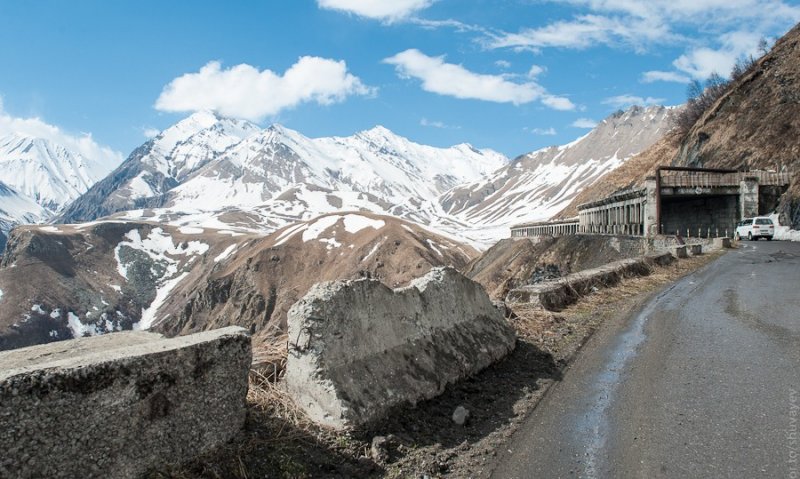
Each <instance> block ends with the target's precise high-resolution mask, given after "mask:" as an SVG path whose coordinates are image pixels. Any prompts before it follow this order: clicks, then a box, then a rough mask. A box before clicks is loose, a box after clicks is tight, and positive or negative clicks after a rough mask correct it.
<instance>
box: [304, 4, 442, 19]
mask: <svg viewBox="0 0 800 479" xmlns="http://www.w3.org/2000/svg"><path fill="white" fill-rule="evenodd" d="M432 3H433V0H317V5H319V7H320V8H325V9H329V10H339V11H342V12H347V13H353V14H355V15H358V16H361V17H366V18H372V19H376V20H383V21H387V22H392V21H396V20H400V19H403V18H406V17H408V16H410V15H411V14H413V13H416V12H418V11H420V10H423V9H425V8H428V7H429V6H430V5H431V4H432Z"/></svg>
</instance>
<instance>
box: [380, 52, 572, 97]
mask: <svg viewBox="0 0 800 479" xmlns="http://www.w3.org/2000/svg"><path fill="white" fill-rule="evenodd" d="M383 62H384V63H388V64H390V65H394V66H395V69H396V70H397V73H398V75H400V76H401V77H402V78H415V79H417V80H420V81H422V89H423V90H425V91H427V92H431V93H436V94H439V95H445V96H452V97H455V98H462V99H474V100H484V101H491V102H496V103H511V104H514V105H521V104H525V103H530V102H533V101H535V100H540V101H541V102H542V103H543V104H545V105H546V106H549V107H551V108H554V109H557V110H571V109H574V108H575V105H573V104H572V102H571V101H569V99H567V98H563V97H557V96H554V95H550V94H548V93H547V91H546V90H545V89H544V88H543V87H542V86H541V85H539V84H537V83H536V82H533V81H527V82H524V83H515V82H513V81H510V80H508V79H507V78H506V76H505V75H487V74H480V73H474V72H472V71H469V70H467V69H466V68H464V67H463V66H461V65H456V64H453V63H446V62H445V60H444V57H443V56H441V57H430V56H428V55H425V54H424V53H422V52H420V51H419V50H416V49H410V50H406V51H404V52H400V53H398V54H397V55H394V56H392V57H389V58H386V59H384V60H383Z"/></svg>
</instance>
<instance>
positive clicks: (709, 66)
mask: <svg viewBox="0 0 800 479" xmlns="http://www.w3.org/2000/svg"><path fill="white" fill-rule="evenodd" d="M760 39H761V36H760V35H757V34H753V33H749V32H740V31H738V32H731V33H727V34H725V35H723V36H721V37H720V44H721V46H720V47H719V48H717V49H713V48H708V47H700V48H695V49H694V50H691V51H690V52H688V53H686V54H684V55H681V56H680V57H678V59H676V60H675V61H674V62H672V64H673V65H674V66H675V68H677V69H678V70H680V71H682V72H684V73H686V74H688V75H690V76H691V77H692V78H698V79H705V78H708V77H709V76H711V74H712V73H717V74H720V75H722V76H727V75H728V74H729V73H730V72H731V69H732V68H733V65H735V64H736V60H737V59H738V58H739V57H741V56H743V55H744V56H746V55H753V56H758V55H757V50H758V41H759V40H760Z"/></svg>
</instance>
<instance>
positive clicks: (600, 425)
mask: <svg viewBox="0 0 800 479" xmlns="http://www.w3.org/2000/svg"><path fill="white" fill-rule="evenodd" d="M684 285H685V286H689V287H692V286H694V285H695V281H690V280H689V281H686V283H685V284H684ZM677 286H678V284H675V285H673V286H671V287H670V288H668V289H666V290H665V291H663V292H662V293H661V294H659V295H658V296H657V297H656V298H655V299H653V300H652V301H650V302H649V303H648V305H647V306H646V307H645V309H643V310H642V311H641V312H640V313H639V314H638V315H637V316H636V319H634V320H633V322H632V323H631V324H630V326H628V328H627V329H626V330H625V332H624V333H623V334H622V335H621V336H620V337H619V339H618V340H617V343H616V344H615V345H614V348H613V349H612V350H611V352H610V360H609V361H608V362H607V363H606V365H605V367H604V369H603V370H602V371H601V372H599V373H598V374H597V375H596V376H595V377H594V378H593V380H592V395H591V398H592V399H591V400H590V402H589V404H590V406H589V410H588V411H586V413H585V414H584V415H583V416H581V417H580V418H579V419H578V422H577V424H576V430H577V431H579V432H580V433H581V434H583V437H586V438H588V442H587V444H586V448H585V470H584V475H585V477H587V478H597V477H605V471H603V470H602V464H601V463H600V460H601V459H603V458H606V457H607V456H608V455H607V454H605V446H606V439H607V437H608V432H609V423H608V415H607V411H608V409H609V408H610V406H611V404H612V403H613V401H614V395H615V393H616V389H617V386H618V385H619V383H620V381H621V379H622V374H623V373H624V372H625V368H626V365H627V363H628V362H629V361H630V360H631V359H633V358H634V357H635V356H636V354H637V353H638V351H639V347H640V346H641V345H642V343H644V341H645V339H647V335H646V334H645V332H644V328H645V325H646V324H647V321H648V320H649V319H650V317H651V316H652V315H653V312H654V310H655V308H656V306H657V305H661V300H662V298H663V297H664V296H666V295H668V294H671V293H672V292H673V290H674V289H675V288H676V287H677Z"/></svg>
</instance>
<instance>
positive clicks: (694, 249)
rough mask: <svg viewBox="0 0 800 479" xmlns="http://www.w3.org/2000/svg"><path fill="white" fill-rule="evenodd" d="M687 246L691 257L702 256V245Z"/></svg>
mask: <svg viewBox="0 0 800 479" xmlns="http://www.w3.org/2000/svg"><path fill="white" fill-rule="evenodd" d="M687 246H688V248H689V252H690V253H691V254H692V256H699V255H701V254H703V245H701V244H692V245H687Z"/></svg>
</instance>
